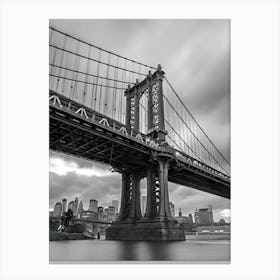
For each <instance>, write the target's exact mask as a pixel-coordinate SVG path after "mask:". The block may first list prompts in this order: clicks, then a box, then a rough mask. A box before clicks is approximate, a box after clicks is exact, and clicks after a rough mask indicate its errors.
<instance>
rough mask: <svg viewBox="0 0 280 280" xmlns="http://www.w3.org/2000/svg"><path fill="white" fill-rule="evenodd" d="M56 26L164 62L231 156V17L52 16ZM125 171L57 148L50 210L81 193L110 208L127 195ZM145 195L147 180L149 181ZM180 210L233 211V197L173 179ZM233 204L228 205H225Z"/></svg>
mask: <svg viewBox="0 0 280 280" xmlns="http://www.w3.org/2000/svg"><path fill="white" fill-rule="evenodd" d="M50 25H51V26H54V27H57V28H58V29H61V30H64V31H65V32H67V33H70V34H73V35H75V36H78V37H80V38H81V39H84V40H85V41H89V42H92V43H93V44H95V45H98V46H100V47H102V48H104V49H108V50H111V51H113V52H116V53H118V54H120V55H123V56H126V57H129V58H131V59H134V60H137V61H141V62H143V63H147V64H150V65H155V66H156V65H157V64H161V65H162V67H163V70H164V71H165V72H166V77H167V78H168V80H169V81H170V82H171V83H172V85H173V87H174V88H175V89H176V91H177V92H178V94H179V95H180V97H181V98H182V100H183V102H184V104H185V105H186V106H187V107H188V109H189V110H190V111H191V112H192V114H193V115H194V117H195V118H196V120H197V121H198V122H199V124H200V125H201V126H202V128H203V129H204V131H205V132H206V133H207V135H208V136H209V137H210V139H211V140H212V141H213V142H214V143H215V145H216V146H217V147H218V148H219V150H220V151H221V152H222V153H223V155H224V156H225V158H226V159H227V160H228V161H230V21H229V20H51V21H50ZM120 185H121V179H120V175H119V174H116V173H112V172H111V171H110V170H109V167H105V166H102V165H100V164H96V163H93V162H88V161H84V160H81V159H75V158H72V157H68V156H65V155H61V154H56V153H53V152H50V208H52V207H53V205H54V204H55V202H56V201H59V200H61V198H62V197H66V198H67V199H68V201H69V200H73V199H74V198H75V196H78V197H79V198H80V199H83V202H84V206H85V208H86V207H87V205H88V201H89V199H90V198H96V199H98V200H99V201H100V204H101V205H103V206H107V205H109V204H110V203H111V201H112V199H118V200H120ZM142 185H143V186H142V192H143V193H144V184H142ZM169 190H170V200H171V201H172V202H173V203H175V205H176V210H178V209H179V208H182V210H183V213H184V214H187V213H188V212H193V211H194V210H195V209H196V208H199V207H207V205H208V204H211V205H212V206H213V208H214V214H215V218H216V219H219V218H221V217H225V218H227V217H228V216H229V210H227V209H229V208H230V202H229V200H227V199H224V198H221V197H218V196H215V195H210V194H207V193H205V192H200V191H197V190H194V189H191V188H187V187H183V186H178V185H174V184H171V183H170V184H169ZM225 209H226V210H225Z"/></svg>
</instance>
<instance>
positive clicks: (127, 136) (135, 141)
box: [49, 91, 230, 198]
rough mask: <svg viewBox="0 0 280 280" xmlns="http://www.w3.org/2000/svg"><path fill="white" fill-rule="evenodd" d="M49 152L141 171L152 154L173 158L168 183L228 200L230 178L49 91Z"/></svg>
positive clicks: (146, 165)
mask: <svg viewBox="0 0 280 280" xmlns="http://www.w3.org/2000/svg"><path fill="white" fill-rule="evenodd" d="M49 109H50V143H49V145H50V149H51V150H55V151H58V152H63V153H65V154H69V155H73V156H76V157H81V158H85V159H89V160H93V161H96V162H101V163H105V164H108V165H111V166H113V167H115V168H118V166H119V165H120V163H121V166H123V167H127V168H129V169H131V170H132V169H133V170H134V169H135V170H143V169H145V168H146V167H148V166H151V165H152V164H153V163H152V162H151V161H150V158H151V153H152V152H153V151H162V152H165V153H169V154H170V156H172V157H173V161H172V164H171V168H170V170H169V177H168V180H169V181H170V182H174V183H176V184H180V185H184V186H188V187H192V188H195V189H198V190H202V191H205V192H208V193H212V194H216V195H219V196H222V197H226V198H230V178H229V177H228V176H227V175H225V174H222V173H221V172H219V171H216V170H214V169H213V168H211V167H209V166H207V165H205V164H203V163H200V162H198V161H197V160H195V159H193V158H191V157H189V156H187V155H185V154H183V153H181V152H179V151H176V150H174V149H169V150H168V151H166V150H164V149H162V148H161V147H159V146H158V145H157V143H155V142H154V141H152V140H151V139H150V138H149V137H148V136H147V135H143V134H140V133H139V132H137V131H132V130H129V129H128V128H127V127H125V126H124V125H123V124H122V123H120V122H117V121H115V120H113V119H110V118H108V117H105V116H104V115H101V114H99V113H97V112H95V111H93V110H91V109H89V108H86V107H83V106H82V105H81V104H79V103H76V102H74V101H72V100H70V99H68V98H66V97H64V96H61V95H59V94H57V93H55V92H53V91H50V105H49Z"/></svg>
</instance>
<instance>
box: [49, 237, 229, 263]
mask: <svg viewBox="0 0 280 280" xmlns="http://www.w3.org/2000/svg"><path fill="white" fill-rule="evenodd" d="M186 238H187V239H186V241H111V240H105V239H101V240H96V239H85V240H69V241H67V240H64V241H51V242H50V243H49V245H50V247H49V257H50V262H51V263H60V262H66V263H68V262H70V263H72V262H74V263H87V262H97V261H99V262H100V261H101V262H106V261H110V262H116V261H125V262H129V261H142V262H143V261H144V262H145V261H177V262H182V261H187V262H198V263H201V262H202V263H203V262H226V263H227V262H229V261H230V240H229V238H228V237H225V236H186Z"/></svg>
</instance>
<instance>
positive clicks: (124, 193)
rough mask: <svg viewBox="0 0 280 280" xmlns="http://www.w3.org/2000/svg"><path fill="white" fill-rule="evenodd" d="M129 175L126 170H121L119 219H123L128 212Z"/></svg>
mask: <svg viewBox="0 0 280 280" xmlns="http://www.w3.org/2000/svg"><path fill="white" fill-rule="evenodd" d="M128 184H129V177H128V174H127V172H125V171H123V172H122V190H121V206H120V214H119V220H124V219H125V218H126V217H127V214H128V206H129V205H128V203H129V186H128Z"/></svg>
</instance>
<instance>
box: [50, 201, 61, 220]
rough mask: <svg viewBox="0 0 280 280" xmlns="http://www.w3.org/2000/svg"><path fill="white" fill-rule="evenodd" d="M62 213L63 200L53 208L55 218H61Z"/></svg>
mask: <svg viewBox="0 0 280 280" xmlns="http://www.w3.org/2000/svg"><path fill="white" fill-rule="evenodd" d="M61 215H62V203H61V202H57V203H56V204H55V206H54V209H53V215H52V216H53V217H54V218H60V217H61Z"/></svg>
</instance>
